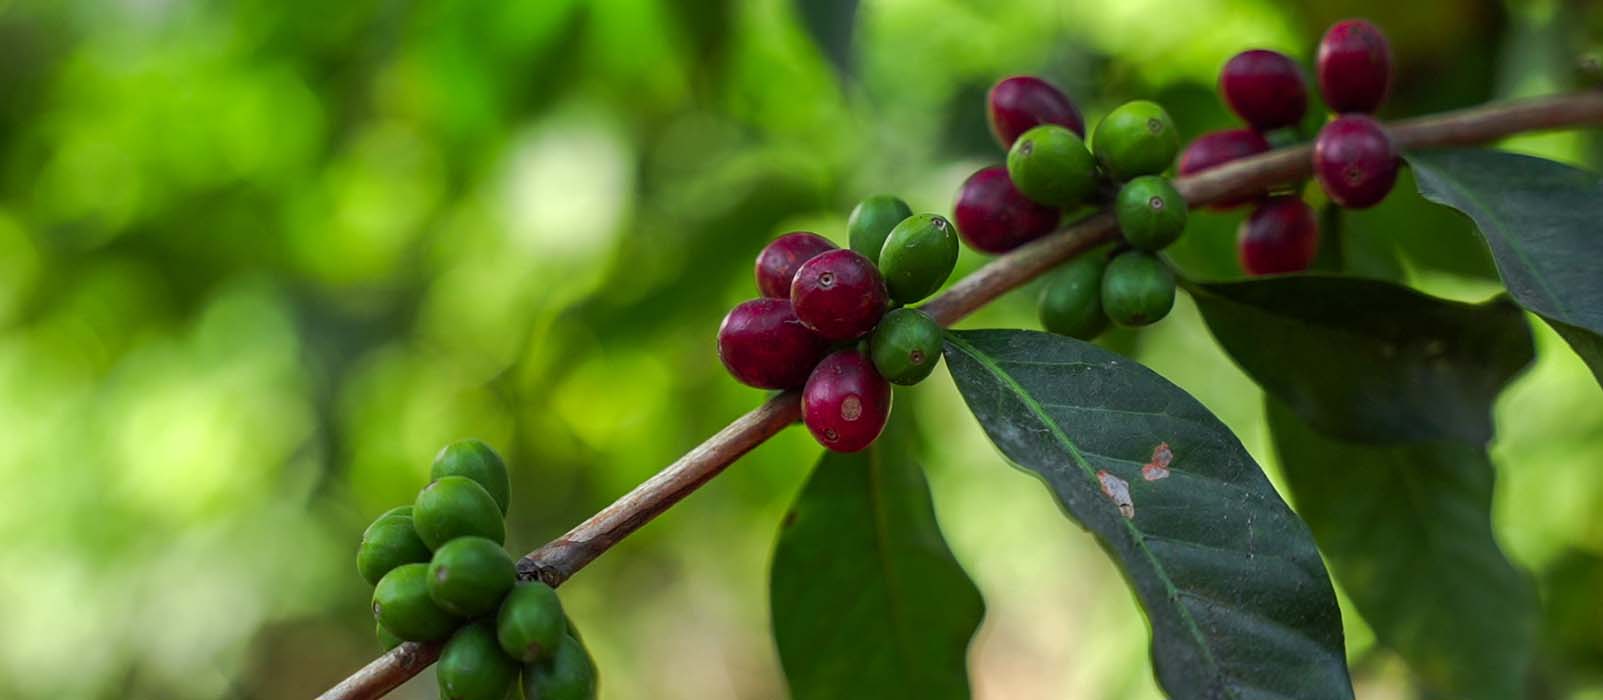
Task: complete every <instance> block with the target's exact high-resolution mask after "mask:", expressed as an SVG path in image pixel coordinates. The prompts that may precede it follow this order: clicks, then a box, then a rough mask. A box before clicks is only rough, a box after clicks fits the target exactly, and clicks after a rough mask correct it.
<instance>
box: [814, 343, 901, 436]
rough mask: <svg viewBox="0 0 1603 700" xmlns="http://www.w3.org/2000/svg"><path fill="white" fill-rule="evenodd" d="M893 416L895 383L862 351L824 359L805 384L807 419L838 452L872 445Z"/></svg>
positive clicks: (816, 431)
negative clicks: (892, 396) (892, 406)
mask: <svg viewBox="0 0 1603 700" xmlns="http://www.w3.org/2000/svg"><path fill="white" fill-rule="evenodd" d="M890 415H891V383H890V382H888V381H885V378H884V377H881V376H879V371H877V370H875V369H874V363H873V362H870V361H869V360H868V358H866V357H864V356H863V355H862V353H860V352H857V351H856V350H841V351H838V352H836V353H834V354H832V355H830V356H829V357H826V358H824V361H823V362H820V363H818V367H817V368H815V369H814V370H813V375H812V376H811V377H808V379H807V386H806V388H804V389H802V422H803V423H805V424H806V425H807V430H808V432H811V433H812V434H813V438H814V439H816V440H818V442H819V444H821V445H823V446H824V447H827V448H829V449H831V450H834V451H836V452H856V451H858V450H861V449H863V448H865V447H868V446H869V444H870V443H872V442H874V438H877V437H879V434H880V431H882V430H884V429H885V421H886V419H888V418H890Z"/></svg>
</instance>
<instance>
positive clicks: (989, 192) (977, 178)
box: [952, 166, 1059, 253]
mask: <svg viewBox="0 0 1603 700" xmlns="http://www.w3.org/2000/svg"><path fill="white" fill-rule="evenodd" d="M1058 216H1059V214H1058V210H1056V209H1053V208H1052V207H1048V206H1045V205H1042V204H1036V203H1035V202H1032V201H1030V200H1029V198H1028V197H1025V196H1024V194H1023V193H1021V192H1019V190H1018V188H1016V187H1014V186H1013V181H1012V180H1010V179H1008V176H1007V168H1004V167H1002V166H994V167H990V168H985V169H983V170H981V171H979V172H977V173H974V174H973V175H970V176H969V178H968V179H967V180H964V181H963V186H962V187H961V188H959V189H958V191H957V206H956V207H954V209H953V214H952V218H953V219H954V220H955V223H956V224H957V233H958V235H959V236H961V237H962V238H963V241H964V242H966V243H968V245H969V247H970V248H973V249H975V250H978V251H980V252H982V253H1006V252H1007V251H1010V250H1012V249H1014V248H1017V247H1019V246H1021V245H1024V244H1025V243H1028V242H1030V241H1033V240H1035V239H1037V238H1040V237H1041V236H1044V235H1046V234H1048V233H1050V232H1051V231H1052V229H1053V228H1055V227H1056V226H1057V225H1058Z"/></svg>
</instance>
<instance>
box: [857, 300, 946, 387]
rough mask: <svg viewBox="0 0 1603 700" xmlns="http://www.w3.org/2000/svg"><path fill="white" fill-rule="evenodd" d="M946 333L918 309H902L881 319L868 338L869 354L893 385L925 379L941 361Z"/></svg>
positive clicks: (914, 382)
mask: <svg viewBox="0 0 1603 700" xmlns="http://www.w3.org/2000/svg"><path fill="white" fill-rule="evenodd" d="M944 341H945V334H943V333H942V332H941V326H940V324H938V323H936V322H935V319H932V318H930V317H929V314H926V313H924V312H922V311H919V310H917V309H908V308H901V309H896V310H894V311H892V312H890V313H888V314H885V318H883V319H880V322H879V327H878V328H875V329H874V334H873V335H871V336H869V339H868V356H869V359H871V360H873V361H874V369H877V370H879V374H880V376H882V377H884V378H885V380H886V381H888V382H890V383H892V384H902V385H904V386H905V385H910V384H917V383H919V382H921V381H924V378H925V377H928V376H930V372H933V371H935V365H937V364H940V361H941V344H942V343H943V342H944Z"/></svg>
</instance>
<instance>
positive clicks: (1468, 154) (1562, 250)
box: [1407, 150, 1603, 382]
mask: <svg viewBox="0 0 1603 700" xmlns="http://www.w3.org/2000/svg"><path fill="white" fill-rule="evenodd" d="M1407 157H1408V162H1409V164H1410V165H1412V166H1413V169H1414V174H1415V177H1416V178H1418V180H1419V193H1420V194H1421V195H1424V197H1425V198H1426V199H1429V200H1430V201H1433V202H1436V203H1438V204H1443V205H1446V206H1449V207H1452V208H1454V209H1457V210H1459V211H1461V212H1464V213H1465V214H1467V215H1469V217H1470V218H1471V219H1474V221H1475V225H1476V226H1477V227H1479V228H1480V232H1481V235H1482V236H1484V237H1485V238H1486V243H1487V245H1488V246H1490V247H1491V249H1492V259H1493V260H1494V261H1495V262H1496V263H1497V272H1498V274H1500V275H1502V277H1503V283H1504V284H1505V285H1507V286H1508V292H1509V294H1511V295H1513V297H1514V300H1515V301H1518V302H1519V303H1520V305H1521V306H1524V307H1525V308H1527V309H1530V310H1531V311H1534V312H1536V313H1537V314H1538V315H1540V316H1541V317H1542V318H1543V319H1546V320H1547V321H1548V322H1549V323H1551V324H1553V327H1554V328H1556V329H1558V331H1559V334H1560V335H1563V336H1564V339H1565V340H1567V341H1569V343H1570V346H1571V347H1573V348H1575V351H1576V352H1577V353H1580V355H1581V357H1582V359H1584V360H1586V364H1587V366H1588V367H1590V368H1591V369H1592V373H1593V374H1594V375H1595V376H1597V378H1598V380H1599V381H1600V382H1603V274H1599V273H1598V269H1597V253H1598V250H1599V245H1598V244H1599V239H1598V235H1597V234H1598V225H1599V222H1600V221H1603V182H1600V181H1599V180H1598V176H1597V175H1596V174H1594V173H1589V172H1586V171H1585V170H1578V169H1576V168H1572V167H1570V166H1568V165H1563V164H1561V163H1555V162H1553V161H1550V160H1544V159H1541V158H1532V157H1530V156H1522V155H1518V154H1514V153H1505V152H1502V151H1488V150H1458V151H1431V152H1422V153H1410V154H1408V156H1407Z"/></svg>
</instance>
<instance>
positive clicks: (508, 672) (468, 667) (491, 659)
mask: <svg viewBox="0 0 1603 700" xmlns="http://www.w3.org/2000/svg"><path fill="white" fill-rule="evenodd" d="M518 670H519V667H518V662H517V661H514V660H513V659H512V658H511V657H508V656H507V655H506V654H503V653H501V647H500V645H498V644H496V643H495V631H494V629H493V628H492V627H491V626H490V624H489V623H488V622H475V623H472V624H468V625H463V626H462V629H460V630H457V632H456V634H454V635H451V641H449V642H446V643H445V648H444V649H441V650H440V660H439V662H438V663H437V664H436V665H435V668H434V674H435V678H437V679H438V680H439V682H440V700H506V697H507V694H508V693H509V692H511V690H512V688H513V686H515V685H516V684H517V682H518Z"/></svg>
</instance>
